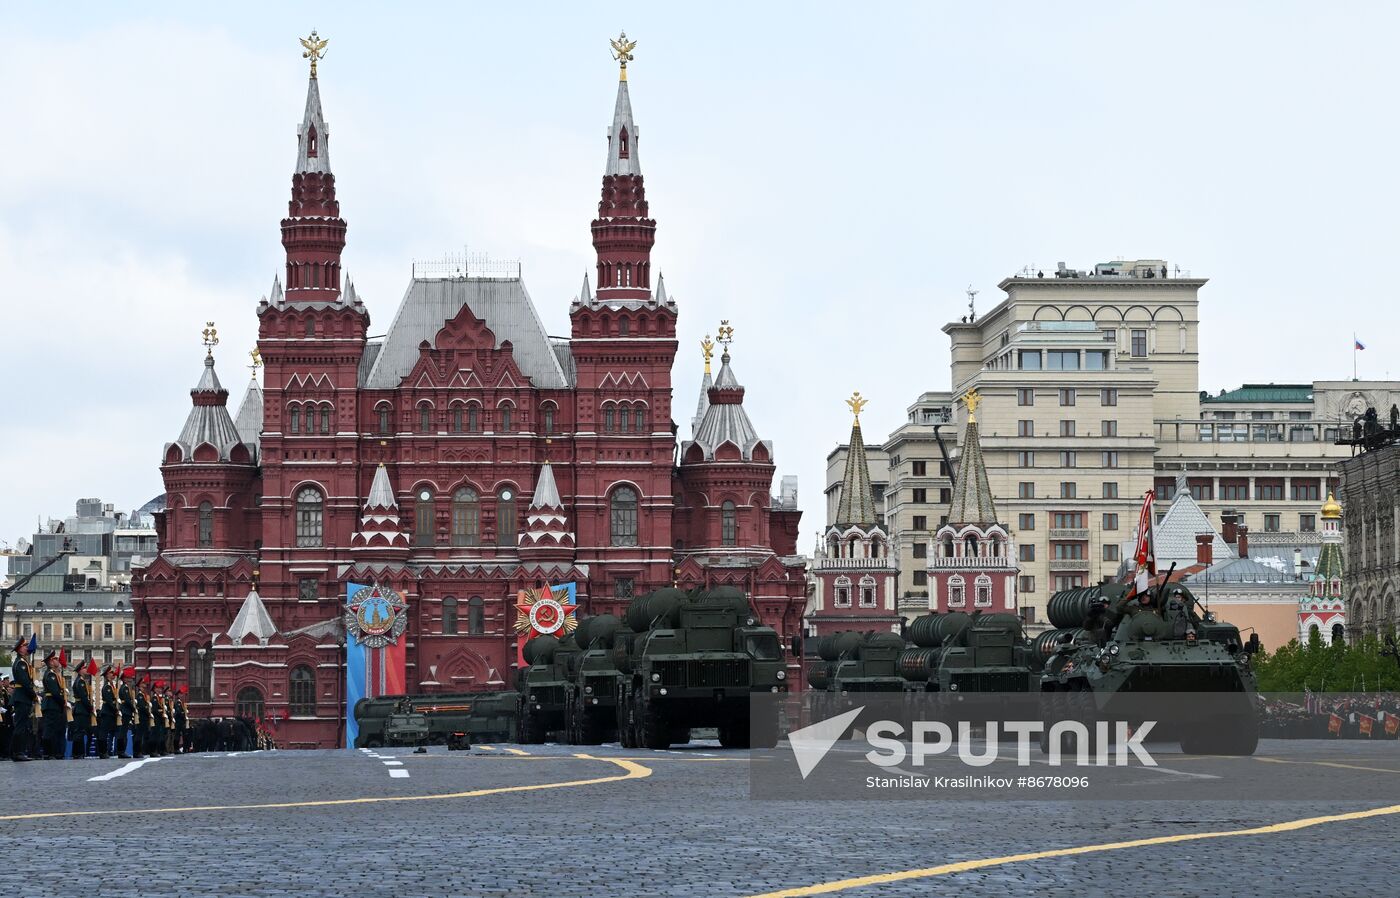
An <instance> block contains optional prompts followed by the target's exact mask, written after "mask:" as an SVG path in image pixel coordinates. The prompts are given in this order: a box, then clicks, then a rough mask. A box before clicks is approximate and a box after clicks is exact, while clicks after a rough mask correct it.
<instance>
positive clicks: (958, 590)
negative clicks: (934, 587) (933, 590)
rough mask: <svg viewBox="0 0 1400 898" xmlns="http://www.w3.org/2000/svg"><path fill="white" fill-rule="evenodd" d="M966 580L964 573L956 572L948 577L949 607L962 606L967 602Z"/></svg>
mask: <svg viewBox="0 0 1400 898" xmlns="http://www.w3.org/2000/svg"><path fill="white" fill-rule="evenodd" d="M966 589H967V587H966V582H965V581H964V580H963V578H962V574H954V575H953V576H951V577H949V578H948V607H949V608H961V607H963V606H964V605H966V604H967V592H966Z"/></svg>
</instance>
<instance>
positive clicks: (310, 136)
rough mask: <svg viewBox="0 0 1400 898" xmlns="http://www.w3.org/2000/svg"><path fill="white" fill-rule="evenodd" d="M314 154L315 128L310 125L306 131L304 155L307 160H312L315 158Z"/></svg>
mask: <svg viewBox="0 0 1400 898" xmlns="http://www.w3.org/2000/svg"><path fill="white" fill-rule="evenodd" d="M316 153H317V146H316V126H315V125H312V126H311V127H310V128H308V129H307V130H306V155H307V157H308V158H312V159H314V158H315V157H316Z"/></svg>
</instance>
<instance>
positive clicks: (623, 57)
mask: <svg viewBox="0 0 1400 898" xmlns="http://www.w3.org/2000/svg"><path fill="white" fill-rule="evenodd" d="M608 43H610V44H612V58H613V59H616V60H617V65H618V76H617V80H618V81H626V80H627V63H629V62H631V61H632V51H633V50H634V49H636V47H637V42H636V41H629V40H628V39H627V32H625V31H624V32H622V34H620V35H618V37H617V40H609V41H608Z"/></svg>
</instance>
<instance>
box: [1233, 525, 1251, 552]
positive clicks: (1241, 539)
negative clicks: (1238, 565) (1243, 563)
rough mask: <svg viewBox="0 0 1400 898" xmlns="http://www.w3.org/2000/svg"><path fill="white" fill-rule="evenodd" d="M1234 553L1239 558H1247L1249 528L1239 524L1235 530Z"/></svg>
mask: <svg viewBox="0 0 1400 898" xmlns="http://www.w3.org/2000/svg"><path fill="white" fill-rule="evenodd" d="M1235 534H1236V542H1235V553H1236V554H1238V555H1239V556H1240V557H1241V558H1248V557H1249V528H1248V527H1246V526H1245V525H1243V524H1241V525H1239V526H1238V527H1236V528H1235Z"/></svg>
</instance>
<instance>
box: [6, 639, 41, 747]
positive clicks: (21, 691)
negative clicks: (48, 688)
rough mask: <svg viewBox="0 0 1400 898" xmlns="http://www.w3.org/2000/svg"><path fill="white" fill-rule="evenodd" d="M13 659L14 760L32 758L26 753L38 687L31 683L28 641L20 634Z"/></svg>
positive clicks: (12, 744)
mask: <svg viewBox="0 0 1400 898" xmlns="http://www.w3.org/2000/svg"><path fill="white" fill-rule="evenodd" d="M14 654H15V663H14V665H13V666H12V667H11V668H10V680H11V683H12V685H11V686H10V706H11V708H13V716H14V719H13V720H11V721H10V727H11V732H10V757H11V758H13V759H14V760H16V761H29V760H33V759H32V758H30V757H29V742H30V739H31V737H32V736H33V735H34V729H33V726H34V725H33V720H34V705H35V704H37V703H38V701H39V690H38V689H36V688H35V686H34V668H32V667H30V666H29V643H28V641H26V640H25V639H24V637H20V640H19V642H17V643H15V652H14Z"/></svg>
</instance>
